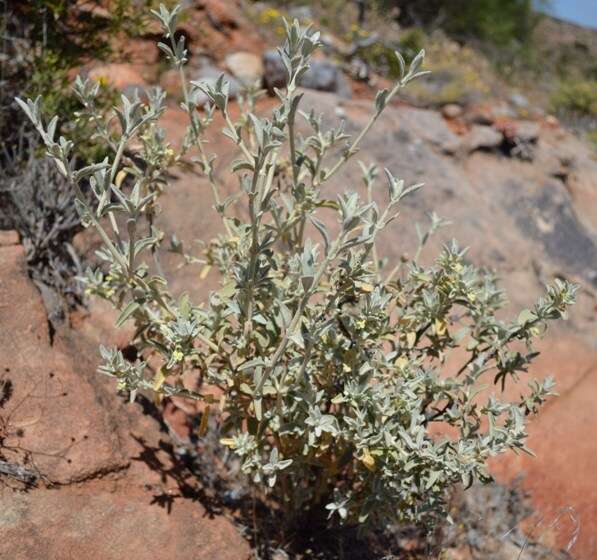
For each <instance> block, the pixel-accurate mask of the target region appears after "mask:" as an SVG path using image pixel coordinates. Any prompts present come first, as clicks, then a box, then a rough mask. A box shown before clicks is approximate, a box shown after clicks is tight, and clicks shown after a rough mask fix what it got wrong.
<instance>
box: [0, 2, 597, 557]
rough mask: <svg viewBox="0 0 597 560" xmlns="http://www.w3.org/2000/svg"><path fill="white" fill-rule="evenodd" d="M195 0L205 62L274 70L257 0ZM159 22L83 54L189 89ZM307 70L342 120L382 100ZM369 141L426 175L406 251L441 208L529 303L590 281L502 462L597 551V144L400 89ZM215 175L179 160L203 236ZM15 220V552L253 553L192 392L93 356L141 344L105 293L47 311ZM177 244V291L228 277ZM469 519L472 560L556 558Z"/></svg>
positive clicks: (540, 367)
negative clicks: (225, 493)
mask: <svg viewBox="0 0 597 560" xmlns="http://www.w3.org/2000/svg"><path fill="white" fill-rule="evenodd" d="M193 5H194V9H192V10H191V12H190V15H189V17H188V18H187V19H186V20H185V21H184V22H183V26H182V29H183V31H184V32H185V34H186V35H187V36H188V38H189V41H190V46H191V48H192V52H197V53H199V51H202V52H203V53H207V54H209V56H210V57H209V58H205V57H201V56H200V55H199V54H197V55H196V56H193V57H192V58H191V64H190V67H191V72H192V74H193V75H192V78H193V79H213V78H214V77H217V75H218V74H219V72H220V71H225V72H227V74H228V76H229V77H230V79H231V80H233V90H234V88H237V90H240V88H241V87H242V84H243V83H247V82H252V81H253V80H255V79H258V80H263V81H264V85H266V86H271V85H275V84H276V80H277V79H278V77H277V76H278V74H276V72H277V69H276V63H275V60H272V56H271V54H268V53H269V51H268V46H267V44H266V42H265V40H264V39H262V38H261V37H260V36H259V35H257V34H256V33H252V32H250V30H251V29H252V24H251V22H250V20H249V19H247V18H248V17H249V16H247V15H246V14H244V13H243V12H242V11H241V10H240V9H239V8H238V6H239V3H238V4H237V3H235V2H224V1H217V0H203V1H202V2H195V3H193ZM149 39H151V37H148V38H147V39H138V40H135V41H132V42H131V43H130V44H128V45H126V48H125V47H124V46H123V49H124V48H125V51H123V54H124V55H125V56H124V58H126V60H127V62H126V63H125V62H119V63H117V64H116V63H114V64H111V65H94V64H91V65H90V66H89V67H88V68H86V69H85V70H86V71H87V72H89V74H90V75H91V76H92V77H96V78H98V77H104V78H108V79H109V80H110V81H111V83H112V84H113V85H114V86H115V87H117V88H119V89H121V90H123V91H131V90H132V89H133V88H141V89H142V88H145V87H147V85H149V84H152V83H156V82H159V83H161V85H162V86H163V87H164V88H165V89H167V90H169V91H170V92H171V93H173V95H174V97H176V92H177V91H178V90H177V83H176V78H175V76H174V75H173V74H171V73H168V72H167V71H166V72H161V73H160V72H158V64H157V62H158V51H157V49H155V47H153V43H152V42H150V41H149ZM303 86H305V87H308V88H309V89H306V90H305V91H306V96H305V106H306V107H307V108H310V107H313V108H314V109H315V110H316V111H318V112H321V113H323V114H324V117H325V120H326V122H328V123H329V124H334V123H338V122H339V121H340V119H344V120H345V121H346V126H347V130H348V132H350V133H354V132H355V131H358V130H359V129H360V128H361V127H362V126H363V125H364V123H365V122H366V120H367V119H368V116H369V114H370V101H369V100H368V99H363V97H370V95H371V93H370V92H369V91H368V90H367V89H366V88H364V87H363V85H362V84H360V83H357V82H354V81H353V80H351V78H350V77H347V76H345V75H344V73H343V72H342V71H341V69H340V68H339V67H338V66H337V65H335V64H334V63H333V62H331V61H330V60H328V59H321V60H320V61H319V63H318V65H317V67H316V71H315V72H313V74H312V75H311V76H310V77H309V79H308V80H307V81H306V82H305V83H303ZM272 103H273V102H272V100H271V99H270V98H264V99H263V100H262V101H261V102H260V104H259V106H258V111H260V112H264V113H265V112H267V111H268V110H269V109H270V108H271V106H272ZM163 125H164V127H165V128H166V129H167V131H168V132H169V134H170V136H171V138H173V139H174V140H176V139H178V140H179V139H180V138H181V135H182V132H183V126H184V117H183V115H182V114H181V113H180V111H179V110H178V109H177V108H176V106H175V104H174V103H172V106H171V108H170V109H169V110H168V111H167V113H166V115H165V119H164V123H163ZM220 129H221V126H220V124H219V123H218V122H217V121H216V122H215V123H214V126H213V127H212V131H211V134H212V143H211V144H210V149H211V150H212V151H213V152H214V153H216V154H217V155H218V157H219V159H218V164H217V175H218V179H219V180H220V181H221V183H222V184H223V185H224V189H225V190H227V192H228V193H229V194H231V193H233V192H234V191H235V190H236V188H237V185H236V184H235V183H234V182H233V181H232V178H231V177H230V175H228V173H227V168H228V164H229V163H230V162H231V161H232V160H233V159H235V151H234V146H233V145H231V143H229V142H228V141H227V140H226V139H225V138H224V137H222V136H221V135H220V134H219V130H220ZM359 159H361V160H362V161H363V162H365V163H373V162H376V163H378V164H379V165H380V166H381V167H387V168H389V169H390V170H392V172H393V173H394V174H395V175H396V176H399V177H401V178H404V179H405V181H406V182H407V183H409V182H420V181H424V182H425V183H426V185H427V186H426V187H425V188H424V189H423V190H422V191H419V193H418V194H417V195H416V196H415V197H412V198H410V199H409V200H408V201H407V203H406V205H405V207H404V209H403V212H402V216H401V220H400V221H399V223H397V224H396V225H395V226H394V227H393V228H391V229H390V230H388V231H387V232H386V233H385V234H384V237H383V238H382V240H381V242H380V248H381V252H382V254H383V255H385V256H387V257H388V258H390V259H391V260H394V261H395V260H396V259H398V258H400V256H401V255H402V254H404V253H405V252H408V251H409V250H412V247H413V246H414V243H415V238H416V237H415V228H414V224H415V222H423V221H424V220H425V213H426V212H429V211H431V210H434V211H435V212H437V213H438V214H439V215H440V216H441V217H443V218H445V219H448V220H450V221H451V222H452V225H451V226H450V227H448V228H445V230H444V231H443V232H442V234H440V235H439V236H438V238H437V239H436V240H434V241H433V243H432V244H431V246H430V247H429V249H428V250H427V255H428V257H429V256H432V255H433V254H434V252H435V250H436V249H437V247H438V246H439V245H440V243H442V242H444V241H446V240H448V239H450V238H452V237H454V238H456V239H458V240H459V241H460V242H461V244H463V245H467V246H470V253H469V255H470V258H471V260H474V261H475V262H477V263H480V264H483V265H486V266H488V267H491V268H493V269H495V270H497V271H498V273H499V275H500V276H501V277H502V278H503V284H504V287H505V288H506V290H507V292H508V294H509V296H510V301H511V311H512V312H513V313H517V312H518V311H519V310H520V309H522V308H523V307H525V306H528V305H530V304H532V302H533V300H534V299H535V298H536V297H537V296H539V295H540V294H541V291H542V286H543V284H544V283H545V282H548V281H550V280H552V279H553V278H555V277H563V276H564V275H565V276H566V277H567V278H570V279H572V280H576V281H578V282H579V283H580V284H581V285H582V289H581V292H580V296H579V302H578V304H577V305H576V306H575V308H574V309H573V311H572V313H571V317H570V320H569V321H568V322H566V323H562V324H560V325H558V327H557V328H555V329H554V330H552V331H551V332H550V333H549V335H548V337H547V338H546V339H545V340H544V342H543V343H542V345H541V346H542V348H541V350H542V355H541V356H540V358H539V359H538V361H537V364H536V367H535V368H534V370H533V371H532V375H533V376H536V377H542V376H546V375H554V376H555V377H556V380H557V383H558V390H559V393H560V395H561V396H560V397H559V398H557V399H553V400H552V401H551V402H550V403H549V404H548V406H547V407H546V409H545V410H544V413H543V414H542V415H541V416H540V417H539V418H538V419H537V420H536V421H534V422H533V423H532V425H531V427H530V433H531V435H530V442H529V443H530V447H531V448H532V449H533V450H534V451H535V453H536V454H537V457H535V458H531V457H528V456H522V455H521V456H508V457H504V458H500V459H499V460H496V461H495V463H494V465H493V472H494V474H495V475H496V477H497V479H498V480H499V481H501V482H503V483H511V482H513V481H514V480H516V479H518V478H521V479H522V481H521V484H522V488H523V489H524V490H526V491H528V492H529V494H530V496H531V500H532V504H533V507H534V509H535V515H533V516H531V517H529V518H528V519H527V521H526V522H522V521H521V518H520V517H517V516H514V517H511V518H508V520H509V521H510V522H512V520H514V523H515V524H516V525H517V526H520V527H522V528H524V529H525V530H526V531H527V533H530V534H531V535H532V540H539V541H541V542H544V543H546V544H549V545H552V546H553V547H554V548H555V549H558V548H563V547H564V548H565V547H566V546H567V545H568V544H569V543H572V544H573V545H574V546H573V548H572V553H573V555H574V557H575V558H579V559H586V560H589V559H590V558H593V557H595V556H596V555H597V537H596V536H595V531H594V530H593V529H594V528H595V527H597V483H596V481H595V474H594V466H593V459H594V457H596V456H597V432H596V430H597V427H596V424H595V420H594V418H595V417H594V416H593V400H594V398H595V396H597V344H596V342H595V341H596V335H597V325H596V323H595V311H596V310H597V301H596V300H595V294H596V292H597V161H596V160H595V153H594V152H593V151H591V149H590V148H589V147H587V146H586V145H584V144H583V143H582V142H581V141H579V140H578V139H577V138H576V137H575V136H573V135H572V134H570V133H568V132H567V131H566V130H564V129H563V128H561V127H560V126H559V124H558V122H557V121H556V120H555V119H553V118H551V117H545V116H537V118H535V119H533V120H517V119H515V118H513V117H512V116H509V115H508V114H507V112H506V113H505V112H504V110H503V107H502V106H495V105H485V106H484V105H476V106H468V107H462V106H459V105H448V106H445V107H443V109H442V111H431V110H424V109H417V108H413V107H410V106H408V105H406V104H403V103H398V104H396V105H395V106H392V107H390V108H389V109H388V110H387V112H386V113H384V117H383V118H382V119H380V121H379V122H378V123H377V125H376V127H375V128H374V129H373V131H372V132H371V134H370V136H369V137H368V139H367V140H366V141H365V142H364V144H363V148H362V151H361V153H360V154H359ZM357 169H358V168H357V166H356V162H355V163H353V164H351V165H349V166H347V167H346V168H345V170H344V171H343V172H342V173H340V174H339V175H338V177H337V178H336V180H335V181H334V184H333V185H331V186H330V193H329V194H330V197H333V196H334V194H335V193H334V191H336V192H339V191H340V190H343V189H344V188H346V185H351V186H352V187H353V188H360V186H359V183H360V178H359V175H358V171H357ZM209 192H210V191H209V187H208V185H207V183H206V181H204V180H203V179H202V178H201V177H200V176H198V175H196V174H194V173H192V172H186V173H180V174H179V175H178V176H177V177H176V178H175V180H174V181H173V182H172V185H171V187H170V190H169V192H168V193H167V195H166V196H164V197H163V199H162V207H163V212H162V215H161V216H160V221H161V224H160V226H161V227H162V229H163V230H164V231H165V232H166V233H167V234H171V233H174V232H176V234H177V235H178V236H179V238H181V239H183V240H185V241H187V242H188V243H191V242H192V240H194V239H203V240H207V239H209V238H211V237H213V235H214V234H216V233H217V232H218V231H219V230H218V227H219V219H218V218H217V216H216V215H215V212H214V211H213V209H212V205H211V202H207V201H208V200H209V199H208V198H207V196H208V194H207V193H209ZM203 193H205V196H204V195H203ZM381 196H383V192H380V197H381ZM0 234H1V237H0V484H1V485H2V489H1V493H0V536H1V537H2V538H1V539H0V558H5V557H6V558H15V559H23V560H25V559H32V558H48V559H63V558H79V557H81V556H83V555H84V554H86V555H88V556H90V557H91V558H99V559H102V560H103V559H106V560H108V559H112V558H114V559H117V558H118V559H120V558H131V559H135V558H139V559H152V558H158V557H160V558H162V557H168V558H172V559H179V558H180V559H187V558H197V559H199V558H206V559H207V558H214V559H219V558H222V559H228V558H229V559H243V558H248V557H250V555H251V550H250V546H249V544H248V541H247V540H246V539H244V538H243V537H242V536H241V533H240V532H239V524H238V519H236V521H235V520H233V519H232V518H231V517H230V516H227V515H226V514H225V512H226V511H227V510H226V508H223V509H220V511H219V513H218V514H214V513H213V511H211V510H210V508H209V499H208V497H206V495H205V488H206V483H205V480H203V481H202V480H201V476H196V473H195V474H193V472H192V470H190V469H189V465H188V463H185V461H183V460H181V454H182V455H184V453H188V452H189V450H192V449H193V448H194V447H195V449H196V445H197V443H196V441H195V438H194V437H193V436H192V423H193V412H194V411H193V409H192V408H190V407H189V405H186V404H184V403H181V402H169V403H166V405H165V407H157V406H156V405H155V404H153V403H152V402H150V401H148V400H146V399H143V398H142V399H140V400H139V403H136V404H132V405H131V404H127V403H125V402H124V401H123V400H122V399H121V398H119V397H117V396H116V395H115V394H114V388H113V386H112V384H111V383H110V381H109V380H107V379H103V378H101V377H99V376H98V375H97V374H96V373H95V368H96V365H97V362H98V352H97V347H98V344H99V343H100V342H102V343H113V344H118V345H120V346H121V347H123V348H124V347H126V344H127V333H126V332H116V331H114V329H113V328H112V324H113V319H114V316H113V314H112V313H111V312H110V310H108V309H106V308H105V306H103V305H102V304H101V302H98V301H91V302H90V306H89V309H88V310H79V311H78V312H77V313H75V314H74V315H73V316H72V317H71V319H70V324H69V325H63V326H61V327H58V328H55V327H54V326H53V325H51V324H49V323H48V320H47V314H46V310H45V308H44V306H43V303H42V300H41V297H40V295H39V293H38V292H37V290H36V288H35V287H34V285H33V284H32V283H31V282H30V281H28V279H27V277H26V270H25V265H24V258H23V249H22V248H21V247H20V246H19V240H18V238H17V237H16V236H15V235H14V234H11V233H8V232H0ZM95 243H96V240H95V238H94V236H93V235H91V234H89V233H84V234H82V235H81V236H79V238H78V239H76V246H77V248H78V249H79V250H80V251H81V252H82V253H84V254H86V255H87V256H89V257H90V258H91V259H92V258H93V248H94V244H95ZM172 259H173V257H172V256H171V255H168V254H165V255H164V256H163V261H164V268H165V269H166V270H173V271H174V272H173V273H172V274H171V275H169V276H170V277H169V280H170V282H171V286H172V288H173V290H174V291H176V292H182V291H187V292H188V293H190V295H191V296H192V297H193V298H195V299H196V300H199V299H200V298H202V297H205V295H206V294H207V293H208V291H209V290H210V289H212V288H214V287H216V286H217V285H218V279H217V277H216V276H215V275H213V274H210V275H209V276H208V277H207V278H206V279H205V280H202V281H201V280H199V279H198V271H197V270H195V269H193V268H189V267H187V268H184V269H180V270H176V266H175V263H174V261H173V260H172ZM181 450H182V451H181ZM183 451H184V453H183ZM15 466H17V467H18V468H17V467H15ZM207 486H209V485H207ZM471 496H475V497H476V498H475V500H474V502H475V503H474V504H472V505H471V504H470V499H469V505H468V506H467V507H466V508H465V506H464V505H462V504H461V502H459V503H460V504H461V505H460V506H458V508H461V509H462V511H465V510H466V511H473V512H474V515H476V516H478V518H483V517H485V520H486V521H487V520H489V519H498V518H499V516H497V514H496V513H495V511H497V510H496V509H495V508H494V509H491V508H490V507H489V505H490V504H491V503H492V502H491V500H492V498H491V496H486V495H483V494H482V493H477V494H471ZM500 503H503V501H502V502H500ZM485 504H487V508H485V509H484V508H483V507H481V508H479V505H481V506H484V505H485ZM473 506H476V509H475V507H473ZM488 512H489V513H488ZM468 519H469V521H470V519H471V517H470V516H469V518H468ZM500 519H501V518H500ZM485 525H487V523H486V524H485ZM504 527H505V526H504V525H499V526H498V525H495V526H494V527H493V528H491V527H485V528H484V529H483V532H482V534H483V535H485V537H486V536H487V534H488V533H490V532H491V531H492V530H493V532H494V534H493V538H494V540H495V538H496V537H497V536H500V535H503V534H504V531H503V529H504ZM469 529H470V530H472V531H473V532H472V533H470V531H469ZM467 531H469V532H468V533H467ZM498 533H499V535H498ZM513 534H514V533H513ZM459 535H460V536H459V537H458V538H456V537H454V538H453V540H452V545H450V547H451V548H450V552H449V554H451V556H449V557H450V558H453V559H454V560H456V559H457V558H458V559H467V558H484V559H485V558H493V559H495V560H499V559H504V560H505V559H514V558H518V557H520V558H523V559H525V558H529V559H530V558H556V556H549V555H548V553H547V552H546V551H545V550H544V549H539V548H536V549H535V551H534V552H533V550H532V547H528V548H526V549H525V550H524V551H523V552H522V553H521V551H520V547H521V545H522V543H523V542H524V539H523V540H520V534H518V533H516V535H517V539H519V540H516V539H513V538H505V539H502V540H497V541H495V542H493V545H492V547H493V548H492V549H491V550H489V549H485V550H483V548H482V546H484V545H480V544H479V543H478V541H479V538H478V536H476V535H477V534H476V533H475V532H474V528H473V529H471V528H470V527H469V528H468V529H467V528H465V529H463V531H462V532H461V533H459ZM463 535H464V536H463ZM467 535H468V536H467ZM475 539H476V540H475ZM475 543H476V544H475ZM191 551H192V552H191ZM280 554H281V553H280ZM280 558H282V556H280Z"/></svg>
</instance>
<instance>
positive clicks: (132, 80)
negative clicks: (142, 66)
mask: <svg viewBox="0 0 597 560" xmlns="http://www.w3.org/2000/svg"><path fill="white" fill-rule="evenodd" d="M88 77H89V78H90V79H92V80H97V81H104V82H106V83H107V84H109V85H111V86H112V87H114V88H116V89H118V90H120V91H122V92H123V93H125V94H127V95H130V94H132V93H133V91H134V90H139V91H140V92H142V91H143V90H144V88H145V87H147V82H146V81H145V79H144V78H143V76H142V75H141V72H140V70H139V69H138V68H136V67H135V66H133V65H132V64H124V63H123V64H118V63H112V64H101V65H98V66H93V67H92V68H91V69H90V70H89V72H88Z"/></svg>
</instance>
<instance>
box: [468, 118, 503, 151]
mask: <svg viewBox="0 0 597 560" xmlns="http://www.w3.org/2000/svg"><path fill="white" fill-rule="evenodd" d="M503 139H504V137H503V135H502V134H501V133H500V132H499V131H497V130H495V128H492V127H491V126H482V125H479V124H475V125H473V126H472V127H471V130H470V132H469V133H468V134H467V135H466V136H465V138H464V144H465V146H466V147H467V149H468V150H469V151H470V152H474V151H475V150H479V149H486V150H487V149H493V148H497V147H498V146H500V144H501V143H502V141H503Z"/></svg>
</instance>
